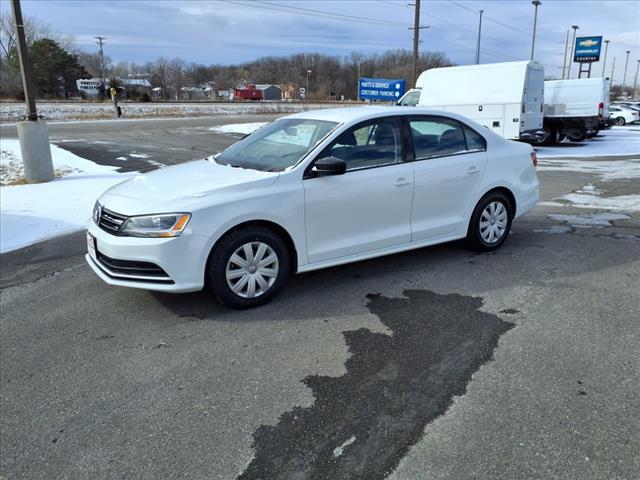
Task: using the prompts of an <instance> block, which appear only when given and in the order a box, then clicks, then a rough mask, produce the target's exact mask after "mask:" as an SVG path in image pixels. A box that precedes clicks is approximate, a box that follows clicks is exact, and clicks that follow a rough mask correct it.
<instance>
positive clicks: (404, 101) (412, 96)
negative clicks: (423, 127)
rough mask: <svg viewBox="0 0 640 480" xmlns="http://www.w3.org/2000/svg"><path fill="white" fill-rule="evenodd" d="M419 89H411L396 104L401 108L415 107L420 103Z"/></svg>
mask: <svg viewBox="0 0 640 480" xmlns="http://www.w3.org/2000/svg"><path fill="white" fill-rule="evenodd" d="M420 91H421V89H420V88H411V89H409V90H408V91H407V93H405V94H404V95H403V96H402V97H400V100H398V102H397V103H396V105H399V106H401V107H415V106H416V105H418V102H419V101H420Z"/></svg>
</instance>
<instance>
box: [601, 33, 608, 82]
mask: <svg viewBox="0 0 640 480" xmlns="http://www.w3.org/2000/svg"><path fill="white" fill-rule="evenodd" d="M609 42H610V40H605V41H604V61H603V62H602V78H604V70H605V68H607V52H608V51H609Z"/></svg>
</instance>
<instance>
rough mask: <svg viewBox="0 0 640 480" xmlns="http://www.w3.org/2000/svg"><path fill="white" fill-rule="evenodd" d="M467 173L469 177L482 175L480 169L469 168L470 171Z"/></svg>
mask: <svg viewBox="0 0 640 480" xmlns="http://www.w3.org/2000/svg"><path fill="white" fill-rule="evenodd" d="M467 173H468V174H469V175H475V174H476V173H480V169H479V168H478V167H475V166H473V167H469V169H468V170H467Z"/></svg>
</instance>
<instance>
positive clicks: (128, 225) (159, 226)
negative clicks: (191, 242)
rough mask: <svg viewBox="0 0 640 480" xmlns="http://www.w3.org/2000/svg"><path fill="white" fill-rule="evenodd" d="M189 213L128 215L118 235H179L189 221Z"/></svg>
mask: <svg viewBox="0 0 640 480" xmlns="http://www.w3.org/2000/svg"><path fill="white" fill-rule="evenodd" d="M190 218H191V214H190V213H163V214H159V215H144V216H140V217H129V218H128V219H127V220H126V221H125V222H124V224H123V225H122V227H121V228H120V235H125V236H129V237H179V236H180V234H181V233H182V231H183V230H184V229H185V227H186V226H187V223H189V219H190Z"/></svg>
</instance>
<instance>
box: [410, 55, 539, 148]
mask: <svg viewBox="0 0 640 480" xmlns="http://www.w3.org/2000/svg"><path fill="white" fill-rule="evenodd" d="M417 83H418V84H419V85H421V86H422V89H421V92H420V101H419V103H418V104H419V105H420V106H421V107H422V106H424V107H429V108H433V109H439V110H446V111H449V112H456V113H460V114H462V115H465V116H467V117H469V118H471V119H473V120H475V121H476V122H478V123H480V124H482V125H484V126H486V127H487V128H489V129H491V130H493V131H494V132H496V133H497V134H499V135H502V136H503V137H504V138H507V139H511V140H526V141H532V140H535V139H536V138H537V137H538V136H540V135H542V134H543V130H542V105H543V95H544V67H543V66H542V64H540V63H538V62H533V61H526V62H505V63H485V64H481V65H465V66H460V67H445V68H432V69H431V70H427V71H425V72H423V73H422V74H421V75H420V78H419V79H418V82H417Z"/></svg>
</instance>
